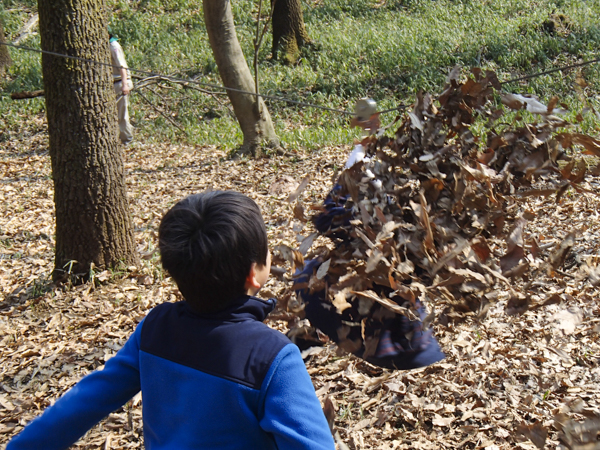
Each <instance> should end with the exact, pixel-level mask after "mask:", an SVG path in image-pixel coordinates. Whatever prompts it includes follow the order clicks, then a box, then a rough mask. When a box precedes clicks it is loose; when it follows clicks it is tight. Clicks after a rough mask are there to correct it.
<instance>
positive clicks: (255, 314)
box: [184, 295, 277, 322]
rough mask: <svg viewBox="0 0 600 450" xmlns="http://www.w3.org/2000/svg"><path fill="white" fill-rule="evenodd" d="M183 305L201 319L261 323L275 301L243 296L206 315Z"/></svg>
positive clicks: (273, 307) (273, 306)
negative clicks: (254, 321) (256, 321)
mask: <svg viewBox="0 0 600 450" xmlns="http://www.w3.org/2000/svg"><path fill="white" fill-rule="evenodd" d="M184 303H185V308H186V309H187V310H188V311H190V312H191V313H192V314H194V315H196V316H199V317H202V318H203V319H208V320H219V321H228V322H241V321H243V320H258V321H260V322H263V321H264V320H265V319H266V318H267V316H268V315H269V314H270V313H271V311H273V310H274V309H275V305H276V304H277V300H276V299H274V298H270V299H269V300H263V299H261V298H258V297H254V296H251V295H243V296H241V297H239V298H237V299H236V300H234V301H233V302H231V304H229V305H228V306H227V308H225V309H224V310H221V311H218V312H215V313H208V314H206V313H205V314H199V313H196V312H194V310H193V309H192V308H191V307H190V306H189V304H188V303H187V302H185V301H184Z"/></svg>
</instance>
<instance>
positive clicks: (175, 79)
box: [0, 42, 600, 116]
mask: <svg viewBox="0 0 600 450" xmlns="http://www.w3.org/2000/svg"><path fill="white" fill-rule="evenodd" d="M0 45H6V46H8V47H13V48H17V49H20V50H26V51H30V52H36V53H42V54H46V55H52V56H57V57H61V58H67V59H74V60H77V61H82V62H87V63H92V64H98V65H101V66H106V67H111V68H120V66H114V65H112V64H109V63H105V62H101V61H95V60H93V59H87V58H81V57H79V56H71V55H65V54H62V53H57V52H52V51H49V50H40V49H37V48H32V47H25V46H23V45H16V44H11V43H8V42H0ZM598 62H600V58H596V59H592V60H589V61H583V62H580V63H575V64H570V65H567V66H562V67H557V68H554V69H550V70H546V71H543V72H537V73H533V74H530V75H524V76H521V77H517V78H511V79H510V80H506V81H501V82H500V84H501V85H504V84H510V83H516V82H518V81H524V80H530V79H532V78H537V77H541V76H544V75H549V74H552V73H556V72H561V71H563V70H569V69H574V68H576V67H583V66H587V65H590V64H595V63H598ZM127 69H128V70H129V71H131V72H135V73H140V74H143V75H146V76H151V77H161V78H164V79H166V80H170V81H173V82H178V83H193V84H197V85H200V86H204V87H209V88H212V89H223V90H225V91H230V92H238V93H240V94H247V95H253V96H254V97H260V98H263V99H268V100H273V101H279V102H286V103H292V104H295V105H299V106H306V107H309V108H316V109H320V110H323V111H329V112H334V113H339V114H345V115H349V116H353V115H355V113H354V112H351V111H346V110H344V109H335V108H329V107H327V106H321V105H315V104H313V103H307V102H302V101H299V100H292V99H290V98H286V97H280V96H276V95H270V94H257V93H256V92H250V91H245V90H243V89H236V88H232V87H226V86H221V85H218V84H214V83H207V82H204V81H198V80H193V79H183V78H178V77H173V76H169V75H161V74H159V73H155V72H150V71H148V70H141V69H135V68H132V67H128V68H127ZM406 108H408V106H407V105H399V106H396V107H395V108H389V109H384V110H383V111H379V114H385V113H388V112H392V111H401V110H404V109H406Z"/></svg>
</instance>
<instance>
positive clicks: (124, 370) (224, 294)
mask: <svg viewBox="0 0 600 450" xmlns="http://www.w3.org/2000/svg"><path fill="white" fill-rule="evenodd" d="M158 234H159V249H160V253H161V260H162V264H163V267H164V268H165V269H166V270H167V271H168V272H169V273H170V275H171V276H172V277H173V279H174V280H175V282H176V283H177V286H178V288H179V290H180V291H181V293H182V294H183V296H184V298H185V301H182V302H178V303H164V304H162V305H159V306H157V307H155V308H154V309H153V310H152V311H150V313H149V314H148V315H147V316H146V317H145V318H144V319H143V320H142V322H140V324H139V325H138V327H137V328H136V330H135V332H134V333H133V335H132V336H131V337H130V338H129V340H128V341H127V342H126V343H125V345H124V346H123V348H122V349H121V350H120V351H119V352H118V353H117V354H116V355H115V356H114V357H113V358H111V359H110V360H108V361H107V363H106V365H105V367H104V369H103V370H99V371H96V372H93V373H92V374H90V375H88V376H87V377H85V378H84V379H83V380H81V381H80V382H79V383H78V384H77V385H75V386H74V387H73V388H72V389H71V390H70V391H68V392H67V393H66V394H65V395H64V396H63V397H61V398H60V399H59V400H58V401H57V402H56V403H55V404H54V405H53V406H51V407H50V408H48V409H47V410H46V411H45V412H44V414H43V415H42V416H40V417H38V418H36V419H35V420H33V421H32V422H31V424H29V425H28V426H27V427H26V428H25V429H24V430H23V431H22V432H21V434H19V435H17V436H16V437H15V438H14V439H13V440H12V441H11V442H9V444H8V447H7V450H20V449H41V448H43V449H65V448H67V447H68V446H69V445H71V444H73V443H74V442H75V441H76V440H77V439H78V438H79V437H81V436H82V435H83V434H84V433H85V432H86V431H87V430H88V429H89V428H91V427H92V426H93V425H94V424H95V423H96V422H98V421H99V420H100V419H102V418H103V417H104V416H106V415H107V414H108V413H110V412H111V411H114V410H115V409H117V408H119V407H120V406H121V405H123V404H124V403H125V402H127V401H128V400H129V399H130V398H131V397H133V396H134V395H135V394H136V393H137V392H138V391H139V390H140V389H141V391H142V395H143V399H142V405H143V419H144V440H145V447H146V448H147V449H150V450H155V449H174V450H185V449H217V448H218V449H244V450H247V449H315V450H316V449H330V450H333V449H334V448H335V445H334V442H333V438H332V436H331V433H330V431H329V428H328V425H327V421H326V419H325V416H324V414H323V411H322V409H321V405H320V403H319V400H318V399H317V397H316V395H315V391H314V388H313V385H312V383H311V380H310V377H309V375H308V373H307V371H306V368H305V366H304V363H303V361H302V358H301V356H300V352H299V350H298V348H297V347H296V346H295V345H294V344H292V343H291V342H290V341H289V340H288V339H287V338H286V337H285V336H284V335H283V334H281V333H279V332H278V331H276V330H273V329H271V328H269V327H267V326H266V325H265V324H263V323H262V321H263V320H264V319H265V317H266V316H267V314H269V312H270V311H271V310H272V309H273V308H274V306H275V301H274V300H268V301H264V300H261V299H259V298H256V297H253V296H254V295H255V294H256V293H257V292H258V290H259V289H260V288H261V287H262V285H263V284H264V283H265V282H266V280H267V278H268V276H269V269H270V256H269V251H268V247H267V234H266V230H265V225H264V222H263V219H262V216H261V213H260V210H259V209H258V206H257V205H256V203H254V201H252V200H251V199H250V198H248V197H246V196H244V195H242V194H239V193H236V192H223V191H215V192H205V193H202V194H197V195H192V196H190V197H187V198H185V199H184V200H182V201H180V202H179V203H177V204H176V205H175V206H174V207H173V208H171V209H170V210H169V211H168V212H167V213H166V215H165V216H164V217H163V219H162V221H161V223H160V227H159V233H158Z"/></svg>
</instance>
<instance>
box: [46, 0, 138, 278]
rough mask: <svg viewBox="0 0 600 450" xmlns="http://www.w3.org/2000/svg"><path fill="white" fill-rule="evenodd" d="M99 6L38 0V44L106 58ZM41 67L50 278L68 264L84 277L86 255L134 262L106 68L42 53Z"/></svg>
mask: <svg viewBox="0 0 600 450" xmlns="http://www.w3.org/2000/svg"><path fill="white" fill-rule="evenodd" d="M105 6H106V5H105V3H104V0H38V9H39V15H40V35H41V42H42V49H43V50H47V51H52V52H58V53H63V54H67V55H71V56H77V57H81V58H87V59H92V60H99V61H105V62H107V63H109V62H110V54H109V49H108V31H107V27H106V24H107V18H106V15H105V14H106V8H105ZM42 73H43V77H44V90H45V93H46V115H47V117H48V134H49V140H50V158H51V162H52V177H53V179H54V203H55V206H56V260H55V270H54V278H55V279H58V278H61V277H63V276H65V275H66V273H65V270H68V269H69V268H70V269H71V270H70V272H71V273H72V274H82V275H83V278H84V279H85V278H86V275H87V274H88V273H89V270H90V265H91V263H92V262H93V263H94V264H95V265H96V266H98V267H105V268H108V267H114V266H116V265H117V264H118V263H120V262H123V263H125V264H135V263H136V262H137V255H136V248H135V243H134V239H133V233H132V229H131V219H130V217H129V206H128V202H127V196H126V190H125V178H124V168H123V154H122V151H121V150H120V149H119V147H118V144H117V108H116V101H115V95H114V92H113V87H112V78H111V75H110V69H109V68H108V67H103V66H99V65H97V64H92V63H85V62H81V61H77V60H73V59H66V58H58V57H55V56H51V55H47V54H44V55H43V56H42ZM71 261H76V262H75V263H71ZM65 266H66V269H65Z"/></svg>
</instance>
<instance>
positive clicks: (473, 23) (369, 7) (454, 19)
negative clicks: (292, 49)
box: [0, 0, 600, 148]
mask: <svg viewBox="0 0 600 450" xmlns="http://www.w3.org/2000/svg"><path fill="white" fill-rule="evenodd" d="M2 2H3V5H4V12H3V16H4V20H5V29H6V32H7V33H8V35H9V36H8V38H9V40H13V39H14V38H15V37H16V34H17V32H18V30H19V28H20V27H21V26H22V25H23V24H24V23H25V21H26V20H27V18H28V17H29V15H31V14H32V13H33V12H34V11H35V2H34V1H32V0H2ZM108 4H109V8H110V9H111V11H112V15H111V17H112V19H111V20H112V26H113V29H114V30H115V31H116V33H117V34H118V35H119V36H120V38H121V42H122V44H123V46H124V48H125V51H126V53H127V57H128V61H129V64H130V65H131V66H132V67H136V68H140V69H143V70H151V71H156V72H159V73H162V74H175V75H178V76H181V77H183V78H188V77H198V80H200V81H204V82H209V83H217V84H218V83H220V79H219V76H218V72H217V69H216V66H215V63H214V59H213V57H212V54H211V51H210V47H209V44H208V38H207V36H206V32H205V27H204V19H203V14H202V8H201V4H200V2H190V1H189V0H138V1H124V0H123V1H118V0H108ZM233 6H234V14H235V17H236V22H237V26H238V37H239V39H240V41H241V44H242V47H243V49H244V51H245V53H246V55H247V59H248V61H250V62H251V60H252V55H253V49H252V39H253V33H254V29H255V16H256V14H255V13H254V12H253V11H256V9H257V6H256V3H255V2H253V1H249V0H241V1H235V2H234V3H233ZM553 12H555V13H560V14H563V15H564V16H565V17H566V18H567V21H566V22H564V23H563V26H559V27H558V29H557V31H555V32H553V33H549V32H548V31H547V29H546V28H545V27H544V22H545V21H546V20H547V19H548V17H549V16H550V14H551V13H553ZM304 14H305V21H306V24H307V27H308V30H309V33H310V34H311V36H312V38H313V39H315V40H316V41H317V42H318V44H319V50H318V51H313V52H310V53H309V52H307V53H306V54H305V55H304V56H303V59H302V62H301V64H300V65H298V66H296V67H286V66H282V65H279V64H272V63H271V62H270V61H268V59H267V58H268V57H269V53H270V36H267V39H266V42H265V43H264V45H263V47H262V49H261V51H260V61H261V62H260V82H261V91H262V92H265V93H270V94H274V95H281V96H286V97H289V98H292V99H295V100H303V101H307V102H311V103H317V104H320V105H324V106H329V107H333V108H341V109H352V107H353V106H352V105H353V103H354V101H355V100H356V99H357V98H359V97H362V96H371V97H373V98H375V99H376V100H378V101H379V103H380V106H381V107H382V108H387V107H393V106H396V105H397V104H398V103H399V102H403V101H408V102H410V101H412V99H413V98H414V94H415V92H417V91H419V90H425V91H430V92H439V90H440V88H441V86H442V84H443V82H444V78H445V75H446V74H447V72H448V70H449V69H450V68H451V67H453V66H454V65H456V64H460V65H462V66H464V67H473V66H481V67H484V68H491V69H494V70H496V71H497V72H498V74H499V76H500V77H501V79H509V78H511V77H512V76H514V75H517V74H525V73H532V72H537V71H542V70H544V69H549V68H552V67H555V66H557V65H563V64H568V63H572V62H575V61H580V60H588V59H592V58H595V57H597V49H598V47H600V25H599V24H600V1H599V0H588V1H581V0H575V1H564V0H487V1H486V0H464V1H456V0H455V1H450V0H437V1H433V0H403V1H402V0H400V1H399V0H396V1H390V2H382V3H377V2H374V1H373V0H355V1H352V2H348V1H346V0H327V1H326V2H325V1H324V0H317V1H316V2H313V3H310V4H306V3H305V4H304ZM22 44H24V45H29V46H34V47H35V46H39V36H37V35H34V36H32V37H30V38H29V39H28V40H27V41H25V42H23V43H22ZM11 53H12V56H13V59H14V61H15V64H14V65H13V67H12V68H11V69H10V77H9V79H8V80H6V79H5V80H3V86H2V87H3V94H2V98H1V100H0V113H1V116H2V119H0V121H2V122H4V123H1V124H0V125H3V126H2V127H1V128H3V129H10V130H11V132H13V133H19V132H20V129H19V121H20V120H19V118H20V117H22V115H23V114H26V115H28V114H34V113H36V112H40V111H42V110H43V99H35V100H27V101H20V102H12V101H11V100H10V99H9V98H8V95H9V93H10V92H14V91H20V90H28V89H37V88H41V86H42V81H41V69H40V66H39V61H40V58H39V55H37V54H34V53H27V52H23V51H18V50H14V49H13V50H12V51H11ZM599 70H600V68H599V66H598V65H592V66H587V67H586V68H584V69H583V70H582V73H583V75H584V77H585V78H586V80H587V81H588V83H590V86H589V88H588V91H589V92H593V93H595V92H598V87H599V81H598V80H599V79H600V77H599V75H600V72H599ZM574 77H575V71H571V72H569V73H568V74H566V75H563V74H560V73H557V74H554V75H548V76H544V77H541V78H538V79H535V80H532V81H530V82H528V83H522V84H521V85H518V86H514V85H513V86H510V87H507V88H509V90H511V91H513V92H531V93H536V94H538V95H540V96H541V97H542V99H548V98H550V97H551V96H553V95H559V96H560V98H561V100H564V101H565V102H566V103H567V104H569V105H571V106H572V107H573V108H574V109H577V110H579V109H581V108H582V104H581V102H580V100H579V99H578V98H577V96H576V94H575V91H574V90H573V88H572V85H573V81H574ZM144 93H145V95H146V96H148V97H149V98H151V99H152V101H153V102H155V103H156V104H157V105H159V106H161V107H162V108H168V109H169V110H170V111H172V113H173V114H174V118H175V119H176V120H177V121H178V122H180V123H181V124H182V125H183V126H185V127H186V129H187V130H188V135H187V136H182V135H181V133H178V132H177V131H176V130H175V129H174V128H173V127H172V126H171V125H169V124H168V123H167V122H166V121H165V120H164V119H163V117H161V116H160V115H157V114H156V112H155V111H153V110H152V109H151V108H149V107H148V106H147V105H146V104H145V103H144V102H143V101H142V99H141V98H140V97H139V96H136V95H134V96H133V99H132V100H133V108H132V115H133V120H134V122H135V124H136V126H137V129H138V133H139V136H140V139H144V140H152V139H156V140H159V141H161V140H164V139H169V140H174V139H184V140H188V141H191V142H194V143H200V144H204V143H208V144H215V143H220V144H221V145H222V146H223V147H225V148H234V147H235V146H236V145H237V144H239V143H240V142H241V136H240V131H239V130H238V127H237V123H236V121H235V120H234V119H233V118H232V117H231V115H230V114H229V112H228V110H227V107H226V106H225V105H226V104H227V101H226V99H225V98H223V97H220V101H217V100H216V99H215V98H214V97H212V96H207V95H205V94H202V93H199V92H196V91H190V90H186V91H180V90H175V91H161V92H160V95H161V97H159V96H158V95H155V94H154V93H152V92H149V91H144ZM268 105H269V109H270V111H271V114H272V116H273V118H274V120H275V124H276V128H277V132H278V134H279V136H280V137H281V139H282V141H283V142H284V143H285V144H286V145H287V146H288V147H291V148H297V147H305V148H318V147H321V146H324V145H339V144H343V143H348V142H350V141H351V140H352V138H353V137H354V136H356V132H355V131H354V130H351V129H349V128H348V126H347V123H348V122H347V121H348V119H347V116H346V117H344V116H342V115H338V114H332V113H328V112H322V111H319V110H315V109H311V108H308V109H307V108H303V107H298V106H294V105H288V104H284V103H277V102H269V103H268ZM388 116H389V117H387V118H386V119H391V118H392V114H389V115H388ZM587 120H588V121H589V122H588V123H587V124H585V125H586V128H588V130H589V128H590V127H591V126H592V125H593V122H592V120H591V119H587ZM0 139H2V138H1V137H0Z"/></svg>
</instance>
